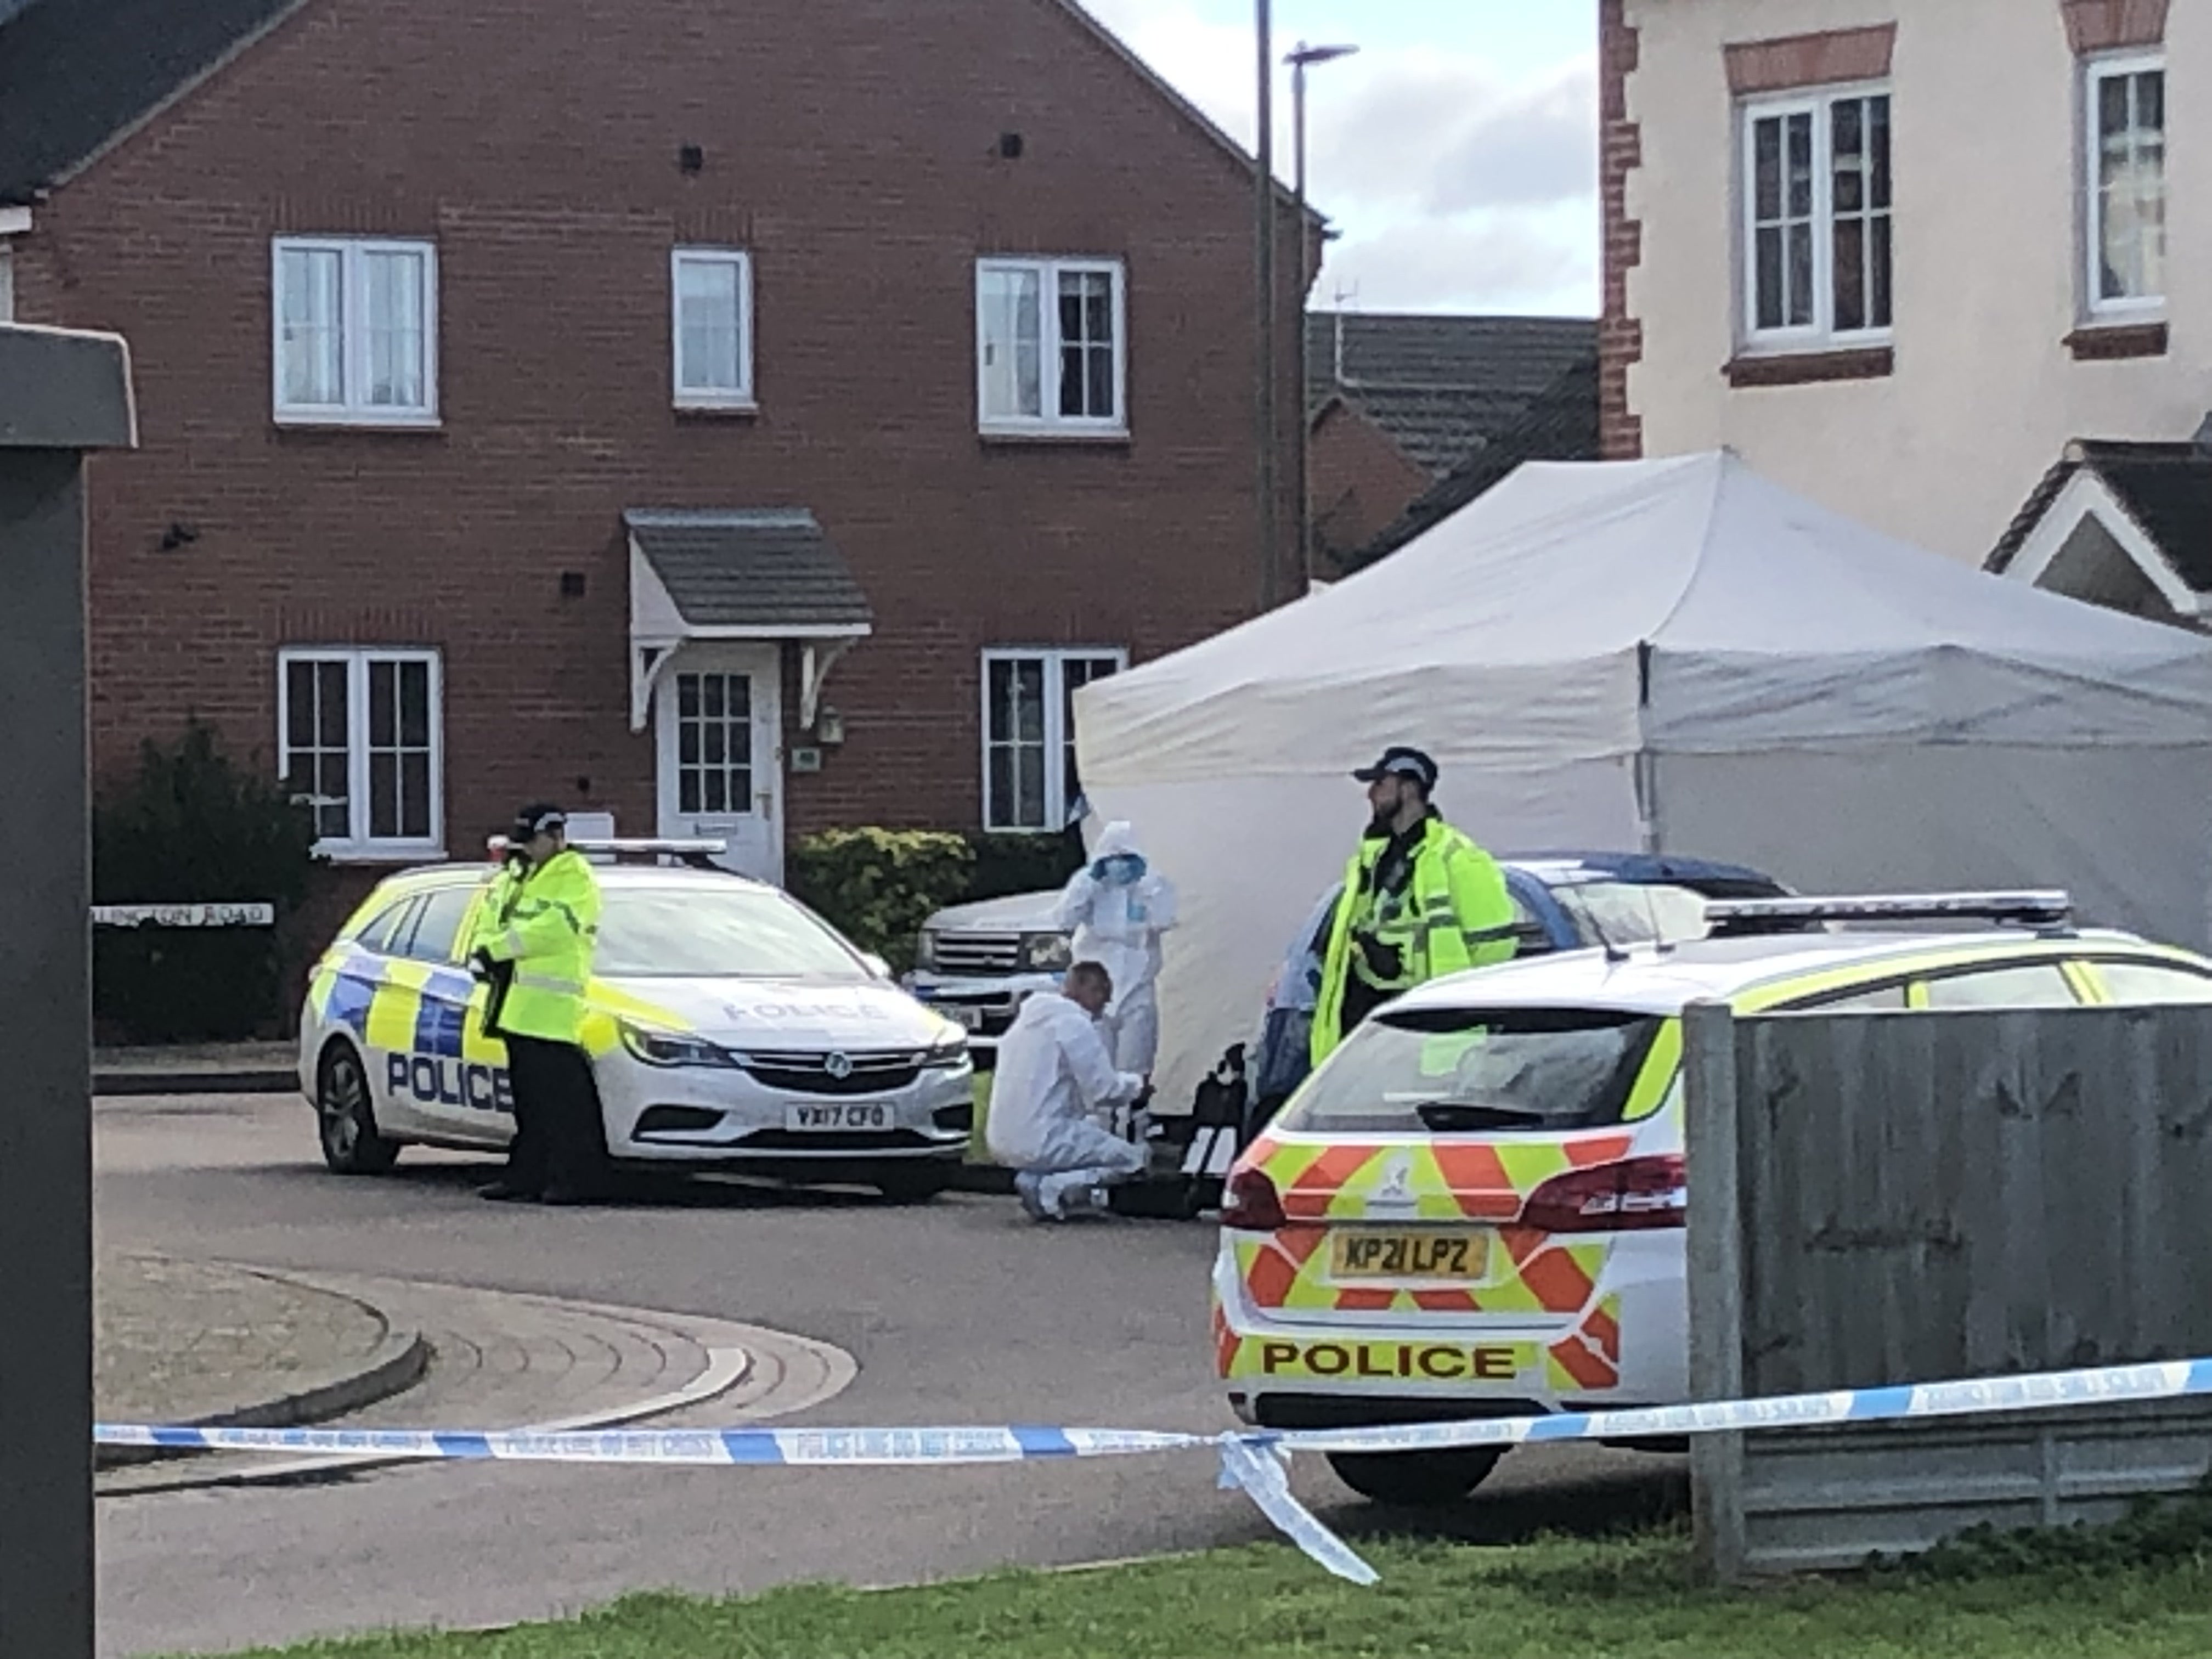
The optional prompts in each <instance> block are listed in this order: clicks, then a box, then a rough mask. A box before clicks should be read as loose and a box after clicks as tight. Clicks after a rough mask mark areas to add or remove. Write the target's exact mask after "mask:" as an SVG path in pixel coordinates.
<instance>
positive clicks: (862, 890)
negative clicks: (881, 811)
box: [787, 829, 975, 974]
mask: <svg viewBox="0 0 2212 1659" xmlns="http://www.w3.org/2000/svg"><path fill="white" fill-rule="evenodd" d="M974 863H975V853H974V850H973V849H972V848H970V847H969V844H968V842H966V841H965V840H964V839H963V838H962V837H961V836H955V835H948V834H945V833H944V832H943V831H940V830H934V829H824V830H822V831H820V832H818V833H817V834H815V835H811V836H806V837H805V838H804V839H802V840H801V841H800V842H799V844H798V846H796V847H794V848H793V849H792V852H791V857H790V860H789V865H788V872H787V880H788V883H789V885H790V888H791V891H792V895H793V896H794V897H795V898H797V899H799V901H800V902H803V903H805V904H807V905H810V906H811V907H812V908H814V909H815V910H817V911H818V912H819V913H820V914H821V915H823V917H824V918H825V919H826V920H827V921H829V923H830V924H831V925H832V926H833V927H836V928H837V929H838V930H839V931H840V932H841V933H843V934H844V935H845V937H846V938H848V939H851V940H852V941H853V943H854V944H855V945H859V946H860V948H861V949H862V950H863V951H874V952H875V953H876V954H877V955H878V956H880V957H883V958H884V960H885V961H886V962H888V963H890V965H891V969H892V971H893V972H894V973H901V974H902V973H904V972H905V971H906V970H907V969H909V968H911V967H913V966H914V947H915V936H916V935H917V934H919V933H921V924H922V923H923V922H924V921H927V919H928V917H929V914H930V912H931V911H933V910H935V909H938V908H940V907H941V906H944V905H946V904H950V903H953V902H956V901H957V900H958V899H959V898H960V896H961V895H962V894H963V893H964V892H965V891H966V890H967V888H968V883H969V875H970V872H971V869H972V866H973V865H974Z"/></svg>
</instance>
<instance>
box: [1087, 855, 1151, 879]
mask: <svg viewBox="0 0 2212 1659" xmlns="http://www.w3.org/2000/svg"><path fill="white" fill-rule="evenodd" d="M1144 873H1145V861H1144V860H1142V859H1140V858H1139V857H1138V856H1137V855H1136V854H1133V853H1116V854H1114V855H1113V856H1112V857H1111V858H1103V859H1101V860H1098V862H1097V863H1096V864H1094V865H1092V866H1091V874H1092V875H1093V876H1095V877H1097V878H1098V879H1099V880H1100V881H1102V882H1103V883H1104V884H1106V885H1107V886H1109V887H1132V886H1134V885H1135V884H1137V882H1138V881H1139V879H1140V878H1142V877H1143V875H1144Z"/></svg>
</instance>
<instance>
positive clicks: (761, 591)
mask: <svg viewBox="0 0 2212 1659" xmlns="http://www.w3.org/2000/svg"><path fill="white" fill-rule="evenodd" d="M623 524H624V525H626V526H629V533H630V536H631V538H632V539H633V540H635V542H636V543H637V545H638V548H639V550H641V552H643V553H644V555H645V556H646V557H647V559H648V560H649V561H651V562H652V565H653V569H654V570H655V571H656V572H657V573H659V577H660V580H661V581H662V582H663V583H664V584H665V586H666V587H667V589H668V597H669V598H670V599H673V600H674V601H675V602H676V608H677V610H678V611H681V612H682V613H683V615H684V621H686V622H688V623H692V624H694V625H695V626H697V627H701V628H785V627H816V628H818V627H824V626H831V625H838V626H844V627H861V628H865V627H866V626H868V625H869V624H870V623H872V622H873V621H874V620H875V612H874V611H872V610H871V609H870V608H869V605H868V596H867V595H866V593H864V592H861V591H860V583H859V582H857V581H855V580H854V579H853V572H852V569H851V568H850V567H849V566H848V565H847V564H846V562H845V561H844V558H843V556H842V555H841V554H839V552H838V551H837V550H836V548H834V547H832V546H831V545H830V544H829V538H827V537H826V536H824V535H823V533H822V526H821V525H820V524H819V523H817V521H816V520H815V517H814V515H813V514H812V513H809V512H808V511H806V509H805V508H804V507H768V508H753V509H734V510H725V509H719V508H708V509H705V510H700V509H696V508H678V507H633V508H632V509H631V510H630V511H629V512H627V513H623Z"/></svg>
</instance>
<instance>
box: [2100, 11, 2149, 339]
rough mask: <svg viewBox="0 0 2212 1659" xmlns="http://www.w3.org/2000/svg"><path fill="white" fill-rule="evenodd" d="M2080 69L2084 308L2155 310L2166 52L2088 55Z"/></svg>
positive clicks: (2117, 311) (2133, 311)
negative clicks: (2084, 165)
mask: <svg viewBox="0 0 2212 1659" xmlns="http://www.w3.org/2000/svg"><path fill="white" fill-rule="evenodd" d="M2082 74H2083V77H2084V82H2085V85H2084V88H2083V92H2084V96H2083V98H2082V112H2083V124H2082V125H2083V128H2084V132H2083V138H2084V143H2085V144H2086V146H2087V170H2086V172H2085V173H2084V180H2083V182H2084V185H2085V191H2084V197H2083V203H2082V214H2083V217H2082V224H2083V228H2084V232H2085V234H2084V237H2083V240H2084V242H2085V244H2086V246H2087V252H2088V270H2087V281H2088V289H2087V293H2088V301H2089V311H2090V313H2091V314H2092V315H2093V316H2114V315H2119V316H2125V315H2130V314H2141V313H2145V312H2154V311H2156V310H2157V309H2158V308H2159V307H2160V306H2162V305H2163V304H2164V303H2165V300H2166V60H2165V58H2163V57H2162V56H2160V54H2158V53H2156V52H2135V53H2130V54H2127V55H2125V56H2119V57H2112V58H2090V59H2088V60H2087V62H2086V63H2085V64H2083V65H2082Z"/></svg>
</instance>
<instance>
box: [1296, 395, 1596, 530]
mask: <svg viewBox="0 0 2212 1659" xmlns="http://www.w3.org/2000/svg"><path fill="white" fill-rule="evenodd" d="M1598 458H1599V456H1598V397H1597V354H1596V353H1595V351H1593V352H1591V353H1590V355H1589V356H1587V357H1583V358H1579V359H1577V361H1575V362H1571V363H1570V364H1569V365H1568V366H1567V368H1565V370H1563V371H1562V372H1561V373H1560V374H1559V376H1558V378H1557V379H1555V380H1553V382H1552V384H1551V385H1550V386H1548V387H1547V388H1546V389H1545V391H1544V392H1543V394H1542V395H1541V397H1539V398H1536V399H1535V401H1534V402H1533V403H1531V404H1528V405H1527V406H1526V407H1525V408H1524V409H1523V410H1522V412H1521V416H1520V418H1519V419H1517V420H1516V421H1515V422H1513V424H1512V425H1511V426H1510V427H1508V428H1506V429H1505V430H1504V431H1503V432H1501V433H1499V434H1498V435H1497V436H1496V437H1494V438H1490V439H1487V440H1485V441H1482V442H1480V443H1479V444H1478V445H1477V446H1476V447H1475V450H1474V453H1473V454H1471V455H1469V456H1468V457H1467V458H1466V459H1464V460H1462V462H1461V463H1460V464H1459V465H1457V466H1455V467H1454V468H1453V469H1452V470H1451V471H1449V472H1447V473H1446V474H1444V476H1443V477H1441V478H1439V479H1437V482H1436V483H1433V484H1431V486H1430V487H1429V489H1427V490H1426V491H1425V493H1424V494H1422V495H1420V496H1419V497H1418V498H1416V499H1415V501H1413V505H1411V506H1410V507H1407V509H1406V510H1405V511H1404V512H1403V513H1401V514H1399V516H1398V519H1397V521H1396V522H1395V523H1394V524H1392V525H1391V526H1389V528H1387V529H1386V530H1384V531H1383V532H1382V533H1381V534H1380V535H1378V536H1376V538H1375V539H1374V540H1372V541H1370V542H1369V543H1368V544H1367V545H1366V546H1364V547H1363V548H1360V549H1359V550H1357V551H1356V552H1353V553H1351V554H1348V555H1345V556H1340V557H1339V558H1338V560H1337V563H1338V564H1339V566H1340V568H1342V569H1343V570H1345V571H1346V572H1347V573H1349V572H1351V571H1354V570H1358V569H1362V568H1364V567H1366V566H1368V565H1370V564H1373V563H1374V562H1376V560H1377V559H1380V558H1383V557H1385V556H1388V555H1389V554H1392V553H1395V552H1396V551H1397V550H1399V549H1400V548H1401V547H1403V546H1404V545H1405V544H1407V542H1410V541H1412V540H1413V538H1414V537H1416V536H1419V535H1420V534H1422V533H1423V532H1426V531H1428V530H1431V529H1433V528H1434V527H1435V526H1437V525H1439V524H1442V523H1443V521H1444V520H1446V519H1449V517H1451V515H1452V514H1453V513H1456V512H1458V511H1459V510H1460V508H1462V507H1465V506H1466V505H1467V504H1468V502H1469V501H1473V500H1474V499H1475V497H1476V496H1478V495H1481V494H1482V493H1483V492H1484V491H1486V490H1487V489H1490V488H1491V487H1492V485H1494V484H1497V483H1502V482H1503V481H1504V478H1505V477H1506V475H1507V474H1508V473H1510V472H1511V471H1513V470H1514V468H1516V467H1517V466H1519V465H1521V464H1522V462H1523V461H1594V460H1596V459H1598Z"/></svg>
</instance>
